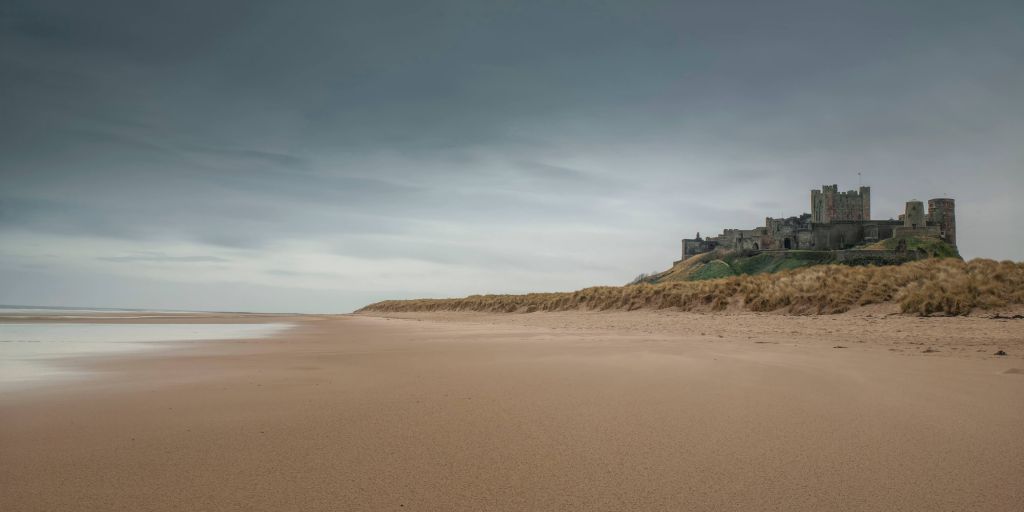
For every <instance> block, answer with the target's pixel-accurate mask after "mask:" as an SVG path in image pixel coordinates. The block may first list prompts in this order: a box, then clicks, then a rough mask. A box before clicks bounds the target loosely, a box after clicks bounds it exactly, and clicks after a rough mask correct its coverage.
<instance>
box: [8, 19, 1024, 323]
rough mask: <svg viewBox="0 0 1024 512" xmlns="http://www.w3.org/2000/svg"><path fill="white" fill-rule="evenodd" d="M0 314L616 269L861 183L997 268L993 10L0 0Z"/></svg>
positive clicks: (1009, 188)
mask: <svg viewBox="0 0 1024 512" xmlns="http://www.w3.org/2000/svg"><path fill="white" fill-rule="evenodd" d="M0 66H2V68H0V304H36V305H52V306H94V307H138V308H172V309H207V310H232V311H238V310H246V311H300V312H346V311H351V310H353V309H355V308H358V307H359V306H361V305H364V304H367V303H369V302H373V301H376V300H381V299H386V298H410V297H446V296H461V295H466V294H473V293H519V292H528V291H557V290H573V289H579V288H583V287H586V286H591V285H620V284H623V283H625V282H628V281H629V280H630V279H632V278H633V277H634V276H635V275H637V274H638V273H640V272H651V271H656V270H662V269H665V268H667V267H668V266H669V265H671V263H672V261H673V260H675V259H678V258H679V240H680V238H683V237H690V236H692V235H693V234H694V233H695V232H697V231H701V232H702V233H717V232H720V231H721V229H722V228H727V227H739V228H752V227H755V226H760V225H763V223H764V218H765V217H766V216H773V217H776V216H781V215H786V216H789V215H798V214H800V213H802V212H805V211H808V210H809V203H810V199H809V196H810V192H809V191H810V189H812V188H818V187H820V186H821V185H823V184H833V183H835V184H838V185H839V186H840V189H842V190H848V189H854V188H856V187H857V185H858V175H857V173H858V172H860V173H862V179H863V182H864V184H866V185H870V186H872V193H873V201H872V210H873V214H874V215H873V216H874V217H876V218H890V217H895V216H897V215H898V214H899V213H900V212H901V210H902V207H903V203H904V202H905V201H907V200H910V199H920V200H927V199H928V198H932V197H953V198H955V199H956V201H957V221H958V242H959V243H960V250H961V252H962V253H963V255H964V256H965V257H968V258H972V257H988V258H995V259H1014V260H1018V261H1019V260H1024V236H1021V235H1022V233H1024V230H1022V228H1021V226H1020V224H1019V222H1021V221H1022V220H1024V206H1022V204H1021V203H1022V199H1021V198H1022V196H1024V194H1022V192H1024V92H1022V91H1024V2H1020V1H976V2H974V1H972V2H963V1H955V2H953V1H900V2H891V1H884V2H882V1H877V2H876V1H866V2H865V1H860V2H836V1H829V0H815V1H792V0H782V1H778V2H755V1H746V2H735V1H707V2H686V1H676V2H646V1H638V2H597V1H588V2H582V1H581V2H576V1H563V2H524V1H517V2H506V1H499V2H477V1H433V2H413V1H402V2H396V1H387V0H375V1H366V2H350V1H335V2H327V1H324V2H297V3H296V2H270V1H262V0H259V1H253V0H247V1H235V2H231V1H220V0H204V1H195V0H185V1H176V2H144V1H127V0H126V1H107V0H98V1H92V2H81V1H48V0H33V1H10V0H8V1H5V2H3V3H2V5H0Z"/></svg>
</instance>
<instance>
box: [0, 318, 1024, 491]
mask: <svg viewBox="0 0 1024 512" xmlns="http://www.w3.org/2000/svg"><path fill="white" fill-rule="evenodd" d="M392 316H393V318H387V317H371V316H365V315H346V316H272V315H268V316H245V317H238V316H233V315H221V316H216V317H210V316H207V317H203V318H201V319H200V318H198V317H191V316H189V315H177V316H176V317H175V318H171V319H161V318H157V319H152V318H146V319H117V318H109V319H106V320H104V321H107V322H155V321H163V322H232V323H243V322H288V323H292V324H294V327H293V328H291V329H290V330H287V331H285V332H283V333H281V334H279V335H277V336H274V337H271V338H267V339H259V340H230V341H216V342H204V343H190V344H187V345H184V344H183V345H180V346H172V347H170V348H168V349H167V350H163V351H159V352H147V353H143V354H133V355H126V356H117V357H96V358H90V359H87V360H76V361H73V362H68V363H67V364H74V365H80V366H83V367H85V368H87V369H88V370H90V371H92V372H95V373H94V374H93V375H92V376H91V377H90V378H87V379H83V380H79V381H75V382H73V383H72V384H54V385H47V386H40V387H37V388H34V389H31V390H22V391H17V392H9V393H0V461H2V464H0V510H11V511H36V510H38V511H43V510H46V511H51V510H104V511H110V510H132V511H135V510H246V511H248V510H922V511H924V510H929V511H931V510H986V511H1013V510H1021V509H1024V489H1022V488H1021V486H1020V483H1021V482H1022V481H1024V428H1022V425H1024V335H1022V334H1021V333H1022V332H1024V328H1022V327H1024V320H1020V319H1000V318H995V319H993V318H980V317H956V318H918V317H907V316H899V315H889V314H888V313H887V312H885V311H872V310H870V309H865V310H862V311H859V312H857V313H848V314H843V315H831V316H784V315H771V314H752V313H739V314H697V313H679V312H668V311H662V312H650V311H646V312H645V311H636V312H628V313H627V312H615V313H582V312H564V313H533V314H471V313H419V314H394V315H392ZM49 321H53V320H52V319H51V320H49ZM71 321H83V320H81V319H76V320H71ZM94 321H95V320H94ZM998 350H1003V351H1005V352H1006V353H1007V355H1006V356H996V355H994V353H995V352H996V351H998Z"/></svg>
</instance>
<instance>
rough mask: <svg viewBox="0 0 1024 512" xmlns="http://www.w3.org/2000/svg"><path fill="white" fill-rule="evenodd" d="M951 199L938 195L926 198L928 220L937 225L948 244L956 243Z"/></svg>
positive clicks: (954, 216)
mask: <svg viewBox="0 0 1024 512" xmlns="http://www.w3.org/2000/svg"><path fill="white" fill-rule="evenodd" d="M954 206H955V205H954V203H953V200H952V199H950V198H948V197H940V198H936V199H929V200H928V220H929V221H930V222H931V224H932V225H934V226H938V228H939V233H940V236H941V237H942V240H943V241H945V242H946V243H947V244H949V245H954V246H955V245H956V212H955V210H954Z"/></svg>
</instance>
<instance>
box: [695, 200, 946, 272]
mask: <svg viewBox="0 0 1024 512" xmlns="http://www.w3.org/2000/svg"><path fill="white" fill-rule="evenodd" d="M916 236H932V237H937V238H939V239H941V240H942V241H944V242H946V243H948V244H949V245H952V246H954V247H955V246H956V216H955V212H954V204H953V200H952V199H948V198H938V199H929V200H928V211H927V212H925V209H924V204H923V203H922V202H921V201H916V200H915V201H908V202H907V204H906V210H905V211H904V213H903V214H902V215H900V216H899V219H898V220H893V219H889V220H872V219H871V187H860V190H850V191H849V192H840V191H839V187H838V186H836V185H825V186H823V187H821V190H812V191H811V213H805V214H803V215H801V216H799V217H789V218H784V219H773V218H771V217H768V218H766V219H765V225H764V227H759V228H754V229H726V230H725V231H723V232H722V234H720V235H718V236H716V237H707V238H701V236H700V233H697V237H696V238H687V239H684V240H683V259H686V258H689V257H690V256H693V255H695V254H701V253H705V252H709V251H713V250H715V249H733V250H754V251H765V250H772V251H785V250H796V249H801V250H815V251H838V250H843V249H849V248H851V247H854V246H857V245H863V244H868V243H872V242H877V241H879V240H884V239H888V238H896V239H905V238H908V237H916Z"/></svg>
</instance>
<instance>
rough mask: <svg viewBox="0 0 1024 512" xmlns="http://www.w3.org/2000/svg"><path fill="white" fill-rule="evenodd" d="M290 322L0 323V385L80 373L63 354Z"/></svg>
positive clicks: (259, 332)
mask: <svg viewBox="0 0 1024 512" xmlns="http://www.w3.org/2000/svg"><path fill="white" fill-rule="evenodd" d="M65 313H67V312H65ZM74 313H78V312H77V311H76V312H74ZM74 313H72V314H74ZM94 313H95V312H94ZM289 325H290V324H284V323H271V324H134V325H129V324H98V323H96V324H93V323H75V324H70V323H69V324H57V323H0V389H10V388H14V387H22V386H24V385H31V384H32V383H38V382H40V381H46V380H52V379H55V378H67V377H72V376H74V375H78V374H80V373H79V372H76V371H73V370H69V369H68V368H67V367H65V366H62V365H58V364H55V362H54V361H55V360H56V359H58V358H70V357H82V356H91V355H101V354H122V353H129V352H140V351H146V350H155V349H159V348H161V347H164V345H162V343H161V342H169V341H173V342H198V341H203V340H231V339H251V338H262V337H265V336H270V335H272V334H274V333H276V332H279V331H281V330H284V329H286V328H288V327H289Z"/></svg>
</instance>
